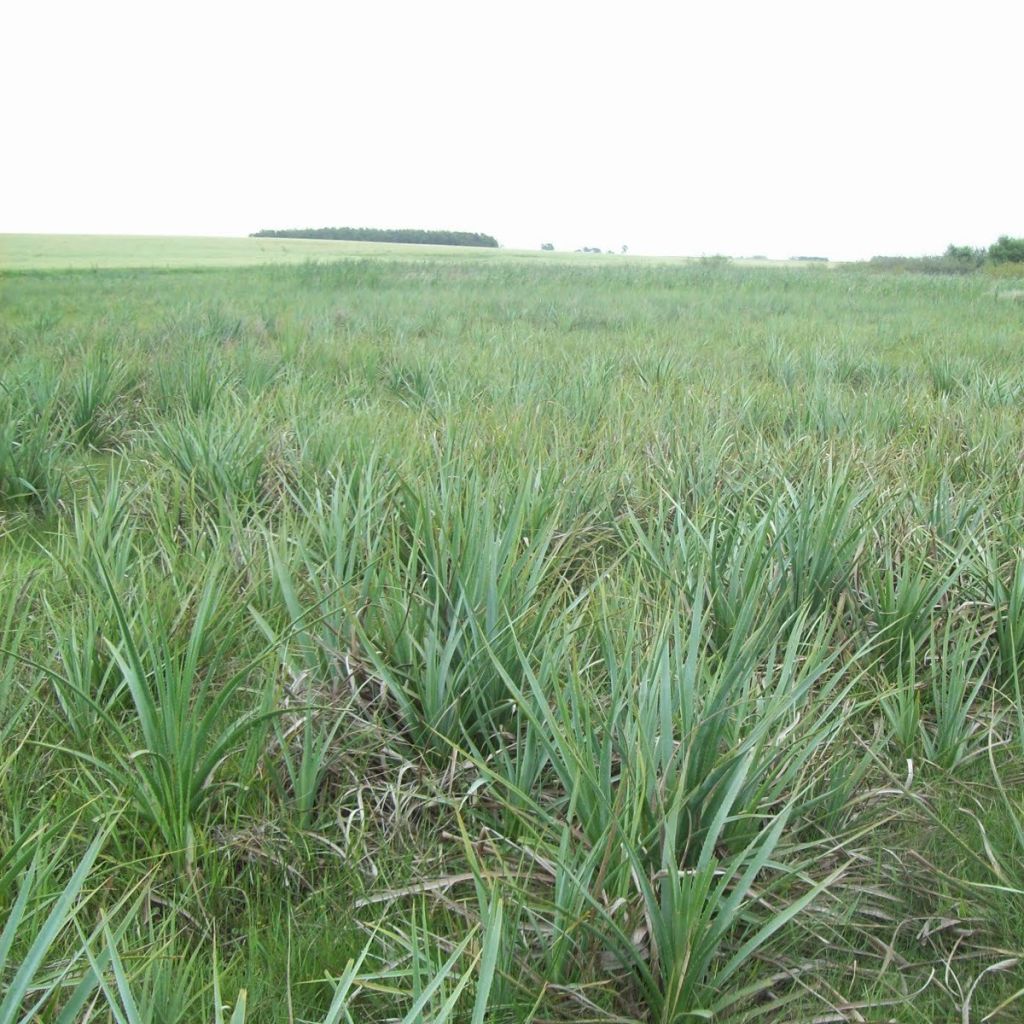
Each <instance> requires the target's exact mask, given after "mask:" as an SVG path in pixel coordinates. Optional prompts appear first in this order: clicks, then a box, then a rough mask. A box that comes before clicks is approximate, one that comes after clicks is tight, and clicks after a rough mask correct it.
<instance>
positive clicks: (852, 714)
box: [0, 236, 1024, 1024]
mask: <svg viewBox="0 0 1024 1024" xmlns="http://www.w3.org/2000/svg"><path fill="white" fill-rule="evenodd" d="M15 237H16V236H5V238H4V240H3V262H4V265H5V266H6V267H8V268H9V269H8V270H6V271H5V272H3V273H2V274H0V409H2V416H0V922H2V924H0V929H2V930H0V1024H22V1022H24V1024H28V1022H29V1021H47V1022H55V1024H72V1022H79V1021H89V1022H117V1024H138V1022H144V1024H179V1022H180V1024H188V1022H196V1021H207V1022H215V1024H222V1022H231V1024H243V1022H249V1024H256V1022H259V1024H262V1022H268V1024H269V1022H275V1024H277V1022H288V1024H293V1022H311V1024H342V1022H345V1024H357V1022H358V1024H362V1022H381V1024H384V1022H402V1024H455V1022H458V1024H527V1022H532V1024H582V1022H591V1024H597V1022H609V1024H610V1022H617V1024H640V1022H651V1024H688V1022H697V1021H714V1022H717V1024H741V1022H754V1021H763V1022H768V1024H777V1022H782V1021H792V1022H801V1024H804V1022H806V1024H810V1022H821V1024H824V1022H833V1021H834V1022H846V1021H848V1022H857V1024H863V1022H868V1021H870V1022H873V1024H874V1022H882V1021H895V1022H900V1024H904V1022H905V1024H936V1022H946V1021H949V1022H953V1021H956V1022H963V1024H972V1022H973V1024H980V1022H983V1021H1002V1022H1013V1021H1019V1020H1020V1019H1021V1016H1022V1014H1024V967H1022V964H1021V958H1022V957H1024V928H1022V924H1021V922H1022V921H1024V795H1022V794H1024V702H1022V687H1024V475H1022V467H1024V462H1022V453H1024V363H1022V360H1021V352H1022V345H1024V305H1022V303H1021V287H1020V281H1019V280H1018V281H1017V282H1013V281H1012V280H1009V279H1005V280H1004V279H999V278H995V277H992V276H987V275H985V274H972V275H963V276H958V277H926V276H921V275H916V274H893V273H877V272H868V271H867V270H865V269H863V268H856V267H850V268H842V267H839V268H835V269H826V268H824V267H800V268H792V269H780V268H757V267H749V266H736V265H730V264H728V263H727V262H723V261H716V260H709V261H694V262H677V263H669V262H658V261H644V260H641V259H635V258H633V257H628V258H624V257H615V258H612V257H607V258H605V257H597V258H590V257H573V256H567V257H564V258H550V257H549V258H540V254H536V258H534V257H533V256H531V257H530V258H526V257H525V256H524V258H522V259H516V258H513V255H511V254H508V253H504V252H502V251H497V252H495V251H494V250H479V251H472V252H470V253H466V252H462V253H459V255H458V258H454V255H453V254H448V255H444V254H440V253H435V252H432V251H424V250H423V247H415V248H416V249H417V250H418V251H417V252H415V253H410V252H407V251H405V250H407V249H409V248H412V247H401V248H402V250H403V251H402V252H396V251H394V250H392V249H391V247H386V248H384V249H381V248H380V247H372V246H367V245H362V246H357V245H353V244H348V243H337V242H333V243H313V242H295V241H289V242H282V241H281V240H275V239H251V240H250V239H246V240H241V239H239V240H212V241H210V240H206V242H205V243H204V244H197V245H195V246H192V247H190V246H189V243H188V240H175V241H174V244H170V243H165V244H164V245H163V246H162V247H161V246H158V245H156V244H155V243H154V245H153V246H151V247H150V248H149V249H146V248H145V246H143V249H144V250H145V251H144V252H143V254H142V256H141V257H140V256H139V253H138V243H133V245H135V248H132V246H129V245H128V244H127V243H125V242H124V240H117V239H112V240H109V241H108V242H107V243H105V244H104V245H99V244H98V243H97V244H96V245H93V246H91V244H86V243H85V242H82V241H81V240H79V242H77V243H76V242H74V241H68V238H67V237H65V238H64V240H63V242H61V243H59V244H58V243H57V242H55V241H54V240H53V239H49V240H47V239H43V238H39V237H37V238H35V239H29V238H28V237H27V236H20V237H21V241H18V242H15V241H12V239H14V238H15ZM324 247H329V249H325V248H324ZM128 250H131V251H128ZM328 251H329V252H332V253H333V252H339V253H344V255H345V258H343V259H338V260H333V261H332V260H330V259H329V258H328ZM446 252H447V250H446ZM153 253H156V255H152V254H153ZM370 253H373V254H374V255H370ZM147 254H148V255H147ZM314 260H315V262H314ZM122 261H124V262H123V263H122ZM288 261H292V262H290V263H289V262H288ZM235 262H237V263H250V262H252V263H266V264H268V265H263V266H245V267H241V266H238V267H226V266H218V264H230V263H235ZM147 263H153V264H161V265H164V266H172V265H176V264H181V265H183V264H186V263H191V264H192V265H194V269H188V268H185V267H182V268H180V269H152V268H149V269H147V268H146V266H145V265H146V264H147ZM119 264H121V266H122V269H117V267H118V265H119ZM105 266H106V267H107V268H108V269H98V268H102V267H105ZM19 267H20V268H35V269H20V270H19V269H17V268H19ZM57 267H82V268H97V269H81V270H68V269H46V268H57ZM10 268H14V269H10Z"/></svg>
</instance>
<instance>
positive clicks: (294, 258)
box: [0, 234, 804, 270]
mask: <svg viewBox="0 0 1024 1024" xmlns="http://www.w3.org/2000/svg"><path fill="white" fill-rule="evenodd" d="M370 257H373V258H380V257H386V258H389V259H415V260H423V259H442V258H443V259H459V260H467V259H468V260H494V259H497V260H499V261H502V262H520V261H522V260H536V261H538V262H544V263H563V264H564V263H570V264H578V263H580V262H581V261H582V262H585V263H590V264H595V263H596V264H607V263H608V262H611V263H623V262H628V263H630V264H632V265H636V264H644V263H648V264H649V263H658V264H677V265H678V264H680V263H685V262H688V261H687V260H686V259H684V258H670V257H657V256H637V255H632V256H629V257H628V259H625V258H623V257H622V256H619V255H614V254H610V253H601V254H597V255H595V254H592V253H587V254H580V253H574V252H541V251H540V250H539V249H536V250H533V249H530V250H528V249H487V248H482V247H481V248H475V247H468V246H458V245H405V244H398V243H394V244H390V243H382V242H332V241H322V240H319V239H307V238H201V237H188V236H181V237H173V236H166V235H3V234H0V270H76V269H77V270H92V269H107V270H109V269H122V270H123V269H127V268H130V267H160V268H182V267H186V268H195V267H244V266H258V265H261V264H268V263H272V264H280V263H305V262H309V261H317V262H324V261H327V260H335V259H353V258H357V259H366V258H370ZM736 262H738V263H742V264H745V265H750V266H793V265H794V264H790V263H788V262H787V261H773V260H762V259H749V260H738V261H736ZM795 266H796V267H801V266H804V264H795Z"/></svg>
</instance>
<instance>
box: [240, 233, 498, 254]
mask: <svg viewBox="0 0 1024 1024" xmlns="http://www.w3.org/2000/svg"><path fill="white" fill-rule="evenodd" d="M249 237H250V238H320V239H330V240H332V241H340V242H406V243H412V244H419V245H475V246H479V247H482V248H485V249H497V248H498V240H497V239H496V238H494V237H493V236H492V235H484V234H481V233H480V232H478V231H423V230H421V229H420V228H286V229H284V230H282V231H271V230H263V231H255V232H253V234H251V235H250V236H249Z"/></svg>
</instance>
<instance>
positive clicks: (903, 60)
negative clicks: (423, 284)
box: [0, 0, 1024, 259]
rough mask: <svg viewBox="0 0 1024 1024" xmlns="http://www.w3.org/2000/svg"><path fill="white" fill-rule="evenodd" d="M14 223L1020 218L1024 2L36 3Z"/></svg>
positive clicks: (743, 229)
mask: <svg viewBox="0 0 1024 1024" xmlns="http://www.w3.org/2000/svg"><path fill="white" fill-rule="evenodd" d="M0 96H3V122H2V124H3V129H2V135H0V138H2V141H3V147H4V154H3V158H2V160H0V231H8V232H31V231H41V232H97V233H141V234H146V233H150V234H224V235H237V234H247V233H248V232H250V231H255V230H257V229H259V228H263V227H278V228H283V227H307V226H327V225H332V226H333V225H356V226H373V227H424V228H435V227H436V228H453V229H461V230H476V231H486V232H489V233H491V234H494V235H495V236H497V237H498V239H499V240H500V241H501V242H502V243H503V244H505V245H508V246H515V247H526V248H536V247H537V246H539V244H540V243H541V242H544V241H552V242H554V243H555V244H556V245H557V246H558V247H559V248H576V247H577V246H581V245H599V246H601V247H602V248H615V249H618V248H619V246H620V245H622V244H623V243H627V244H628V245H629V246H630V250H631V251H634V252H652V253H668V254H682V255H687V254H697V253H718V252H721V253H727V254H729V255H754V254H765V255H769V256H781V257H785V256H792V255H825V256H831V257H832V258H839V259H842V258H857V257H864V256H870V255H873V254H875V253H908V254H909V253H920V252H938V251H941V250H942V249H944V248H945V247H946V245H947V243H949V242H951V241H955V242H958V243H964V244H967V243H969V244H974V245H987V244H988V243H990V242H992V241H993V240H994V239H995V238H996V236H998V235H1000V234H1013V235H1024V0H1001V2H995V0H971V2H970V3H966V2H964V0H957V2H949V0H945V2H944V0H929V2H917V0H887V2H881V3H880V2H877V0H844V2H838V0H816V2H802V0H762V2H737V0H686V2H676V3H651V2H641V0H619V2H617V3H614V4H612V3H604V2H598V0H591V2H588V3H577V2H567V0H566V2H559V0H547V2H533V0H513V2H509V0H501V2H499V0H491V2H487V0H476V2H473V3H462V2H447V0H434V2H420V3H398V2H387V0H359V2H351V0H339V2H335V3H316V2H307V0H289V2H285V0H279V2H277V3H273V4H269V3H261V2H258V0H254V2H247V3H235V2H223V0H206V2H200V3H196V2H193V0H176V2H174V3H167V2H155V0H148V2H147V0H132V2H130V3H126V2H111V0H76V2H67V0H59V2H54V0H28V2H24V3H17V2H15V0H10V2H9V3H7V4H5V5H4V14H3V15H2V16H0Z"/></svg>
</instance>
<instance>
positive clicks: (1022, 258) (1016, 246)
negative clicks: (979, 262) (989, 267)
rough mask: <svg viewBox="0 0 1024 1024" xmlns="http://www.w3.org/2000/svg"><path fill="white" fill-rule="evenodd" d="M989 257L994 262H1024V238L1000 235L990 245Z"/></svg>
mask: <svg viewBox="0 0 1024 1024" xmlns="http://www.w3.org/2000/svg"><path fill="white" fill-rule="evenodd" d="M988 258H989V259H990V260H991V261H992V262H993V263H1024V238H1011V237H1010V236H1009V235H1000V236H999V239H998V241H995V242H993V243H992V244H991V245H990V246H989V247H988Z"/></svg>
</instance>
